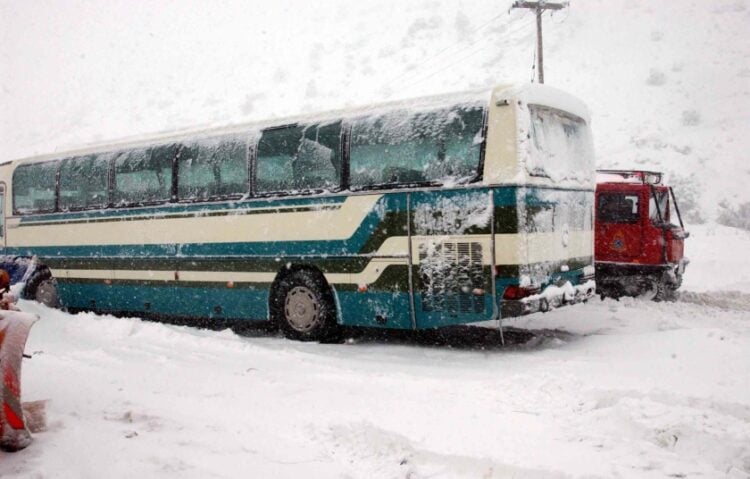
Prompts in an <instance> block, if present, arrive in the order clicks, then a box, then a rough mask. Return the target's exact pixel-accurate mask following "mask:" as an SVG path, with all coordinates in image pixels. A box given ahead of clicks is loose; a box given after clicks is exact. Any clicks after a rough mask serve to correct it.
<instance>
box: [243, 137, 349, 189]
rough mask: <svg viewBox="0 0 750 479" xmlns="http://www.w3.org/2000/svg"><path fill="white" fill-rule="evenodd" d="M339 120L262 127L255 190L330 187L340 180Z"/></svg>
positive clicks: (334, 186) (335, 186)
mask: <svg viewBox="0 0 750 479" xmlns="http://www.w3.org/2000/svg"><path fill="white" fill-rule="evenodd" d="M340 144H341V122H336V123H329V124H321V125H309V126H304V127H303V126H289V127H284V128H274V129H271V130H266V131H264V132H263V135H262V136H261V138H260V142H259V143H258V159H257V186H256V191H257V192H258V193H261V194H262V193H273V192H295V191H311V190H331V189H335V188H338V186H339V184H340V182H341V155H340V150H341V147H340Z"/></svg>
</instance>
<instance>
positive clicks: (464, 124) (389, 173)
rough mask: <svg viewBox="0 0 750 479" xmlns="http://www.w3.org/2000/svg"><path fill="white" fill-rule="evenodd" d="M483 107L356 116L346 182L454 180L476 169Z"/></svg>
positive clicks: (467, 176)
mask: <svg viewBox="0 0 750 479" xmlns="http://www.w3.org/2000/svg"><path fill="white" fill-rule="evenodd" d="M483 121H484V110H483V109H482V108H481V107H479V106H473V105H461V106H457V107H452V108H443V109H439V110H432V111H419V112H412V111H407V110H399V111H394V112H389V113H386V114H382V115H375V116H371V117H367V118H362V119H359V120H356V121H355V122H354V124H353V126H352V139H351V147H350V162H351V163H350V164H351V166H350V174H351V185H352V187H354V188H367V187H372V186H383V185H397V184H413V183H442V184H455V183H460V182H465V181H469V180H471V179H473V178H475V177H476V176H477V174H478V172H479V162H480V152H481V145H482V142H483V138H482V128H483Z"/></svg>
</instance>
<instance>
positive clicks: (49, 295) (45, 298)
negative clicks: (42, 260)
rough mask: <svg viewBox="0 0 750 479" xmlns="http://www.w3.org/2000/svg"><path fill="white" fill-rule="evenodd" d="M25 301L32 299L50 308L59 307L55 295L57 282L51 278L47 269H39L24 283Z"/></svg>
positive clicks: (58, 301)
mask: <svg viewBox="0 0 750 479" xmlns="http://www.w3.org/2000/svg"><path fill="white" fill-rule="evenodd" d="M24 297H25V298H26V299H32V300H34V301H37V302H39V303H42V304H43V305H45V306H48V307H50V308H57V307H59V306H60V300H59V297H58V295H57V280H55V278H53V277H52V273H51V272H50V270H48V269H41V270H38V271H36V272H34V274H32V275H31V278H29V280H28V282H27V283H26V289H25V291H24Z"/></svg>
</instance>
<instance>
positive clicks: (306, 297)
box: [284, 286, 320, 332]
mask: <svg viewBox="0 0 750 479" xmlns="http://www.w3.org/2000/svg"><path fill="white" fill-rule="evenodd" d="M284 315H285V316H286V320H287V322H288V323H289V325H290V326H291V327H292V328H294V329H296V330H297V331H300V332H307V331H310V330H311V329H313V328H315V326H317V324H318V321H319V319H320V303H319V302H318V300H317V298H316V297H315V295H314V294H313V292H312V291H310V289H309V288H306V287H304V286H296V287H294V288H292V290H291V291H289V292H288V293H287V295H286V300H285V301H284Z"/></svg>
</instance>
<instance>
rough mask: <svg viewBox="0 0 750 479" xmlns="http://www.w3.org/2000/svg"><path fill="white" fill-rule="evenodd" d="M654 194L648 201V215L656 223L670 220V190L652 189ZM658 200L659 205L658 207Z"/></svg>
mask: <svg viewBox="0 0 750 479" xmlns="http://www.w3.org/2000/svg"><path fill="white" fill-rule="evenodd" d="M652 191H653V194H652V195H651V199H650V200H649V202H648V217H649V218H650V219H651V222H652V223H654V224H662V223H668V222H669V191H667V190H663V191H659V190H656V189H654V190H652ZM657 202H658V204H659V207H658V208H657V207H656V205H657Z"/></svg>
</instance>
